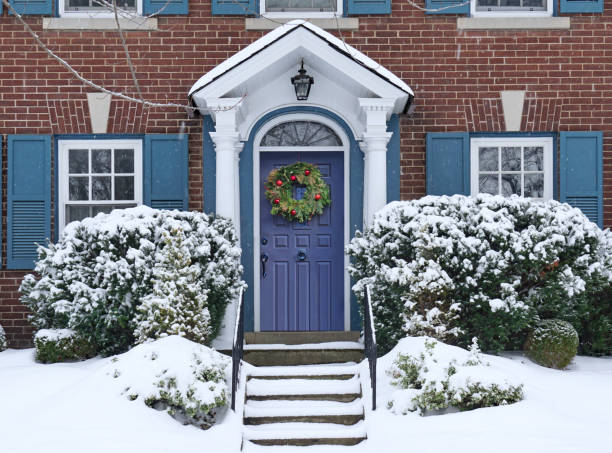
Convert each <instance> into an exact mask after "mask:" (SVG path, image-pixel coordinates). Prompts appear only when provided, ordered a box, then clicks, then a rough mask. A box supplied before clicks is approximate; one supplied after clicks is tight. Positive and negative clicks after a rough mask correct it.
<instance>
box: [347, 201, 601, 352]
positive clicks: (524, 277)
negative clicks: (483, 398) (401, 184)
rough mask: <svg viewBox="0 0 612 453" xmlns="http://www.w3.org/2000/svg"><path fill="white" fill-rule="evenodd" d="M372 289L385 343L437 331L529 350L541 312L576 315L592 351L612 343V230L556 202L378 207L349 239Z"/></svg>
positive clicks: (360, 285)
mask: <svg viewBox="0 0 612 453" xmlns="http://www.w3.org/2000/svg"><path fill="white" fill-rule="evenodd" d="M347 252H348V254H349V255H350V256H351V257H352V264H351V266H350V268H349V272H350V273H351V275H352V276H353V277H354V278H355V279H356V281H357V282H356V284H355V285H354V288H353V289H354V290H355V291H356V292H357V293H358V295H360V296H362V295H363V291H364V287H365V285H366V284H367V285H370V287H371V289H372V303H373V310H374V317H375V322H376V325H375V326H376V329H377V332H378V335H377V337H378V338H379V343H380V344H379V348H380V349H381V350H382V352H385V351H388V350H390V349H391V348H392V347H393V346H394V345H395V343H397V341H398V340H399V339H401V338H403V337H404V336H406V335H407V334H408V335H430V336H432V337H435V338H438V339H440V340H442V341H445V342H448V343H455V344H459V345H462V346H467V345H468V344H469V341H470V339H471V338H472V337H474V336H478V338H479V339H480V341H481V345H482V347H483V348H484V349H486V350H500V349H518V348H520V347H521V346H522V344H523V342H524V339H525V336H526V332H527V328H528V327H529V326H530V325H532V324H533V323H534V322H535V321H536V320H537V319H538V317H542V318H544V317H548V318H550V317H558V318H562V319H566V320H568V321H570V322H572V324H573V325H574V326H575V327H576V328H577V329H578V331H579V334H580V337H581V341H582V343H581V347H582V352H585V353H603V354H605V353H610V352H612V329H610V327H611V325H612V324H611V322H612V297H611V296H612V292H610V288H611V281H612V233H610V231H609V230H606V231H602V230H601V229H599V228H598V227H597V225H595V224H594V223H592V222H590V221H589V220H588V219H587V218H586V217H585V216H584V215H583V214H582V212H581V211H580V210H578V209H575V208H572V207H570V206H569V205H567V204H562V203H559V202H556V201H554V200H550V201H535V200H529V199H524V198H519V197H516V196H513V197H501V196H491V195H478V196H476V197H464V196H461V195H455V196H452V197H447V196H441V197H434V196H428V197H424V198H422V199H420V200H413V201H406V202H394V203H390V204H389V205H387V206H386V207H385V208H383V209H382V210H381V211H379V212H378V213H377V214H376V215H375V217H374V220H373V222H372V225H371V226H370V227H369V228H368V229H366V230H365V232H364V233H360V232H358V233H357V234H356V236H355V238H354V239H353V240H352V241H351V243H350V244H349V246H348V247H347Z"/></svg>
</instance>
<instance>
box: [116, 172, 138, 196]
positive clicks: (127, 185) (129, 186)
mask: <svg viewBox="0 0 612 453" xmlns="http://www.w3.org/2000/svg"><path fill="white" fill-rule="evenodd" d="M133 199H134V177H133V176H115V200H133Z"/></svg>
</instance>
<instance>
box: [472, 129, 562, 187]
mask: <svg viewBox="0 0 612 453" xmlns="http://www.w3.org/2000/svg"><path fill="white" fill-rule="evenodd" d="M470 155H471V178H470V180H471V194H472V195H475V194H477V193H490V194H493V195H504V196H510V195H519V196H522V197H531V198H539V199H550V198H552V197H553V155H552V138H550V137H536V138H531V137H497V138H472V139H471V140H470Z"/></svg>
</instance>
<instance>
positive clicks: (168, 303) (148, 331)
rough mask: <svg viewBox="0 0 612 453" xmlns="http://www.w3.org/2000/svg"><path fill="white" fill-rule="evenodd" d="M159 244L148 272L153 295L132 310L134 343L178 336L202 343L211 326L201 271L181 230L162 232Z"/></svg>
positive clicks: (142, 300)
mask: <svg viewBox="0 0 612 453" xmlns="http://www.w3.org/2000/svg"><path fill="white" fill-rule="evenodd" d="M163 241H164V244H165V246H164V248H162V249H161V250H160V251H158V252H157V256H156V261H155V266H154V268H153V272H152V274H153V276H152V282H153V292H152V293H151V294H147V295H146V296H144V297H143V298H142V299H141V303H140V305H139V306H138V307H137V309H136V311H137V313H136V330H135V332H134V334H135V336H136V342H137V343H144V342H145V341H147V340H149V339H157V338H161V337H166V336H168V335H180V336H182V337H185V338H187V339H189V340H192V341H195V342H197V343H202V344H204V343H206V342H207V341H208V338H209V336H210V330H211V329H210V327H211V326H210V313H209V312H208V303H207V302H208V300H207V293H208V289H207V288H206V286H205V285H204V280H203V278H202V275H201V272H202V268H201V267H200V266H197V265H194V264H193V261H192V259H191V253H190V251H189V248H188V247H187V246H186V245H185V241H186V238H185V233H183V231H182V230H180V229H176V230H173V231H172V232H170V233H169V232H167V231H164V237H163Z"/></svg>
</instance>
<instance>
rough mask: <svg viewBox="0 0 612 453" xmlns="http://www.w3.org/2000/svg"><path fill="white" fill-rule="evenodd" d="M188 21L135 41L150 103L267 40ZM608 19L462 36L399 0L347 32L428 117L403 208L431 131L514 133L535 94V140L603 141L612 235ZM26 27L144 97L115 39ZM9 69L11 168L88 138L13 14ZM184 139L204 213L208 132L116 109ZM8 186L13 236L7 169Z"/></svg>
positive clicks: (10, 298)
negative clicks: (16, 137)
mask: <svg viewBox="0 0 612 453" xmlns="http://www.w3.org/2000/svg"><path fill="white" fill-rule="evenodd" d="M417 1H418V0H417ZM421 3H422V2H421ZM189 8H190V14H189V16H175V17H158V21H159V30H158V31H146V32H144V31H138V32H134V31H128V32H125V34H126V38H127V42H128V45H129V49H130V52H131V54H132V58H133V63H134V66H135V68H136V72H137V77H138V79H139V82H140V86H141V88H142V91H143V93H144V96H145V97H146V98H147V99H148V100H151V101H156V102H175V103H185V102H186V96H187V92H188V90H189V88H190V87H191V86H192V84H193V83H194V82H195V81H196V80H198V78H199V77H200V76H202V75H203V74H204V73H206V72H207V71H209V70H210V69H212V68H213V67H214V66H215V65H217V64H219V63H220V62H222V61H224V60H225V59H227V58H228V57H230V56H231V55H233V54H234V53H235V52H237V51H238V50H240V49H241V48H243V47H245V46H246V45H248V44H250V43H251V42H253V41H254V40H255V39H257V38H258V37H260V36H261V35H262V34H263V32H251V31H245V29H244V18H240V17H232V18H219V17H215V18H213V17H212V16H211V13H210V2H209V1H208V0H191V1H190V6H189ZM606 8H607V11H606V13H604V14H603V15H602V14H599V15H597V14H595V15H571V29H569V30H552V31H544V30H528V31H517V30H506V31H489V30H486V31H458V30H457V27H456V16H453V15H448V16H426V15H424V14H423V13H422V12H420V11H417V10H416V9H415V8H413V7H412V6H410V5H409V4H408V3H406V2H405V1H401V0H393V13H392V15H391V16H377V17H363V16H362V17H360V18H359V23H360V27H359V30H358V31H353V32H342V33H341V34H342V37H343V38H344V39H345V40H346V42H347V43H349V44H351V45H353V46H355V47H356V48H358V49H359V50H360V51H362V52H364V53H366V54H367V55H368V56H370V57H371V58H373V59H375V60H377V61H378V62H379V63H380V64H382V65H383V66H385V67H386V68H387V69H389V70H390V71H392V72H394V73H395V74H397V75H398V76H400V77H401V78H402V79H403V80H405V81H406V82H407V83H408V84H409V85H410V86H411V87H412V88H413V90H414V91H415V93H416V101H415V102H416V105H417V109H416V112H415V113H414V115H412V116H411V117H407V116H405V117H402V118H401V150H402V154H401V170H402V179H401V196H402V198H403V199H411V198H416V197H420V196H422V195H424V193H425V166H424V165H425V133H426V132H436V131H438V132H440V131H470V132H478V131H480V132H482V131H486V132H495V131H502V130H504V128H505V126H504V120H503V113H502V109H501V102H500V91H502V90H525V91H526V100H525V105H524V111H523V119H522V130H523V131H554V132H556V131H567V130H575V131H577V130H603V131H604V171H605V175H604V204H605V209H604V223H605V225H606V226H611V225H612V33H611V32H612V8H611V7H610V6H609V5H607V6H606ZM27 22H28V23H29V24H30V25H31V26H32V28H33V29H34V31H35V32H36V33H38V34H39V36H40V37H41V38H42V40H43V41H44V42H45V43H46V44H47V45H48V46H49V47H50V48H51V49H53V50H54V51H55V52H56V53H57V54H58V55H59V56H61V57H62V58H64V59H65V60H66V61H68V62H70V64H71V65H73V67H74V68H75V69H76V70H77V71H79V72H81V73H82V74H83V76H84V77H86V78H88V79H91V80H92V81H94V82H96V83H99V84H101V85H104V86H105V87H107V88H109V89H111V90H116V91H121V92H124V93H125V94H128V95H131V96H137V94H136V90H135V89H134V86H133V83H132V80H131V75H130V72H129V68H128V65H127V63H126V59H125V57H124V53H123V52H124V51H123V48H122V46H121V44H120V39H119V37H118V35H117V33H116V32H112V31H107V32H103V31H86V32H76V31H43V30H42V19H41V18H37V17H28V18H27ZM335 34H337V35H338V34H339V33H337V32H335ZM0 62H1V64H0V134H3V136H4V140H3V142H4V144H3V162H6V144H5V142H6V135H7V134H58V133H88V132H90V129H89V113H88V110H87V102H86V93H87V92H91V91H92V90H91V89H89V88H88V87H84V86H83V85H82V84H81V83H80V82H79V81H77V80H76V79H75V78H74V77H73V76H72V75H70V74H69V73H68V72H67V71H66V70H65V69H64V68H63V67H62V66H60V64H59V63H57V62H56V61H54V60H52V59H51V58H50V57H49V56H48V55H46V54H45V53H44V52H43V51H41V50H40V49H38V48H37V46H36V45H35V43H34V42H33V40H32V38H31V37H30V36H29V35H28V34H27V32H25V31H24V30H23V27H22V26H21V25H20V24H19V23H17V21H16V20H15V19H14V18H13V17H10V16H8V13H7V12H6V8H5V10H4V13H3V15H2V16H0ZM179 131H184V132H186V133H188V134H189V137H190V138H189V162H190V173H189V195H190V201H189V207H190V209H202V184H203V181H202V152H201V150H202V136H201V125H200V120H199V119H189V118H188V116H187V115H186V113H185V111H184V110H183V109H179V108H163V109H162V108H143V107H142V106H139V105H136V104H133V103H130V102H127V101H124V100H121V99H118V98H113V101H112V103H111V112H110V120H109V131H108V132H109V133H177V132H179ZM2 176H3V181H4V185H3V191H2V203H3V204H2V206H3V207H2V212H3V217H2V224H3V234H4V235H5V232H6V164H4V168H3V170H2ZM5 239H6V238H5V237H4V238H3V249H5V244H6V240H5ZM3 252H5V250H3ZM3 257H6V253H3ZM5 264H6V263H5V262H3V268H4V266H5ZM22 276H23V273H21V272H11V271H0V323H2V325H3V326H5V328H6V330H7V333H8V335H9V339H10V341H11V346H17V347H21V346H25V345H27V344H29V343H28V339H29V338H30V328H29V327H27V321H26V319H25V317H26V313H25V311H24V309H23V307H22V306H21V305H20V304H19V303H18V301H17V297H18V295H17V287H18V284H19V281H20V279H21V277H22Z"/></svg>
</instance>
